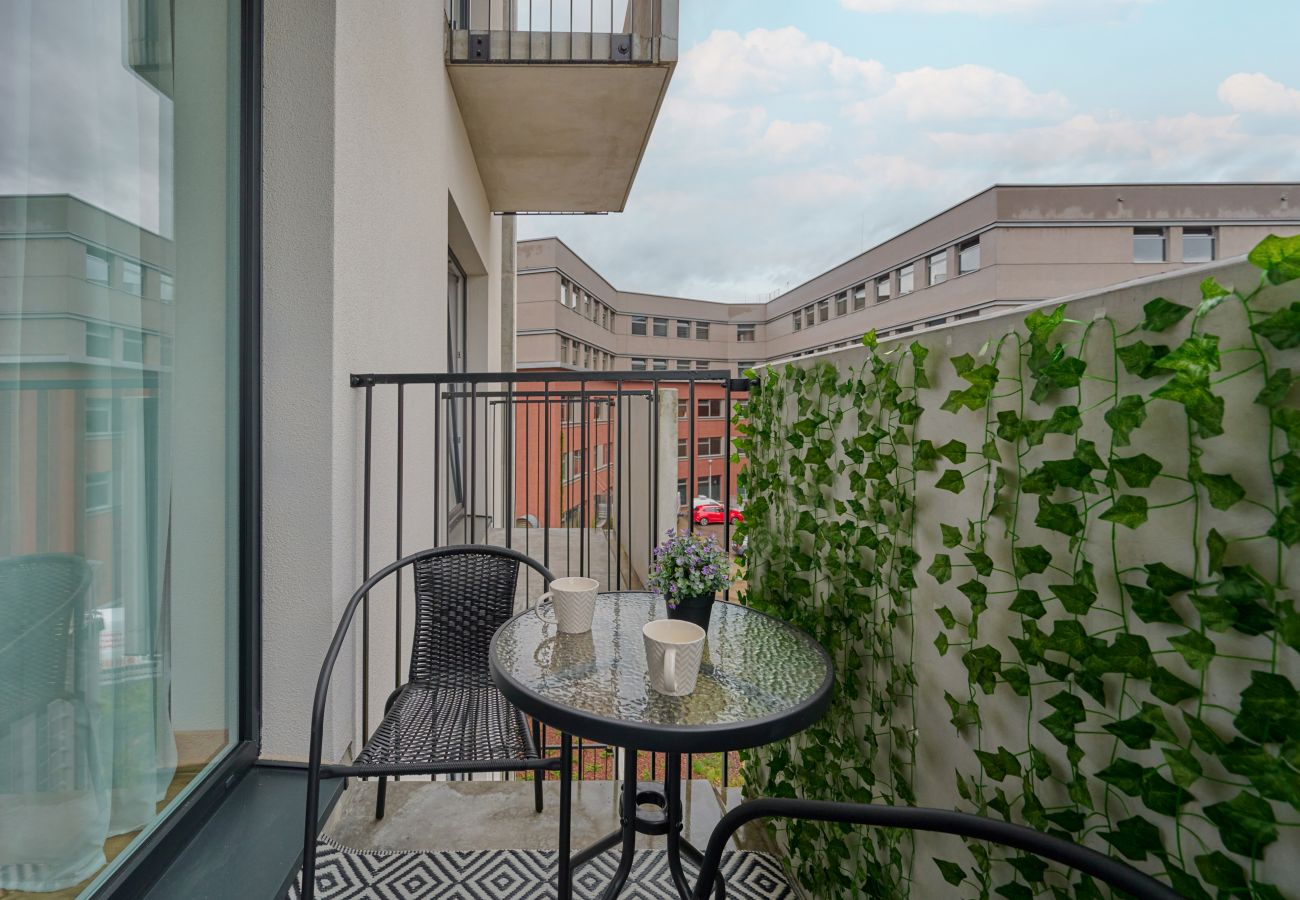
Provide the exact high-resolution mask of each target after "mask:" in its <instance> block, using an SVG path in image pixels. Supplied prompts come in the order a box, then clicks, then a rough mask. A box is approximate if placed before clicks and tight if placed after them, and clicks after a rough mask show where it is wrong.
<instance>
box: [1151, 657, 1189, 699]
mask: <svg viewBox="0 0 1300 900" xmlns="http://www.w3.org/2000/svg"><path fill="white" fill-rule="evenodd" d="M1151 693H1152V694H1153V695H1154V696H1155V697H1157V698H1158V699H1160V700H1163V701H1164V702H1166V703H1169V704H1176V703H1181V702H1182V701H1184V700H1190V699H1191V698H1192V697H1197V696H1200V693H1201V689H1200V688H1198V687H1196V686H1195V685H1192V684H1188V683H1187V682H1186V681H1183V679H1181V678H1179V677H1178V676H1177V675H1175V674H1174V673H1172V672H1170V671H1169V670H1168V669H1162V668H1160V667H1159V666H1156V668H1155V673H1154V674H1153V675H1152V676H1151Z"/></svg>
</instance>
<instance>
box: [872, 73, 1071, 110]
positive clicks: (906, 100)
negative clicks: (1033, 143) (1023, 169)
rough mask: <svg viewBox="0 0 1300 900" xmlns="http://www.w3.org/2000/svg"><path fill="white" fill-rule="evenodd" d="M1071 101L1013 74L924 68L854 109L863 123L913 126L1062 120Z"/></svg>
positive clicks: (903, 76) (896, 78)
mask: <svg viewBox="0 0 1300 900" xmlns="http://www.w3.org/2000/svg"><path fill="white" fill-rule="evenodd" d="M1069 107H1070V104H1069V101H1068V100H1066V99H1065V97H1064V95H1062V94H1061V93H1059V92H1057V91H1047V92H1044V93H1039V92H1036V91H1034V90H1032V89H1030V87H1029V86H1028V85H1026V84H1025V83H1024V82H1023V81H1021V80H1020V79H1019V78H1016V77H1015V76H1014V75H1008V74H1007V73H1005V72H999V71H997V70H996V69H990V68H988V67H987V66H977V65H962V66H954V67H952V68H949V69H935V68H930V67H928V66H927V67H924V68H920V69H913V70H912V71H910V72H900V73H899V74H898V75H896V76H894V79H893V83H892V85H891V86H890V87H889V89H888V90H886V91H885V92H884V93H883V94H881V95H879V96H877V97H872V98H869V99H866V100H860V101H858V102H856V103H854V104H851V105H850V106H849V108H848V114H849V116H850V117H851V118H852V119H853V120H854V121H856V122H859V123H862V124H865V123H867V122H870V121H873V120H875V119H878V118H880V117H881V116H884V115H899V114H901V115H902V116H903V118H905V119H906V120H907V121H909V122H926V121H949V122H952V121H964V120H972V119H985V120H987V119H1043V118H1058V117H1060V116H1062V115H1064V114H1065V113H1066V112H1067V111H1068V110H1069Z"/></svg>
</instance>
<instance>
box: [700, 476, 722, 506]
mask: <svg viewBox="0 0 1300 900" xmlns="http://www.w3.org/2000/svg"><path fill="white" fill-rule="evenodd" d="M695 485H696V488H698V490H697V491H696V496H698V497H708V498H709V499H710V500H717V499H718V498H719V497H721V496H722V476H721V475H704V476H701V477H700V478H697V479H695Z"/></svg>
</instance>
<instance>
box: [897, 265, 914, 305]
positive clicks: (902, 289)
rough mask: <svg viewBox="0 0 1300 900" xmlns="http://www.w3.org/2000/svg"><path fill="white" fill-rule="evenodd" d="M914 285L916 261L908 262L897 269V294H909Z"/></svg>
mask: <svg viewBox="0 0 1300 900" xmlns="http://www.w3.org/2000/svg"><path fill="white" fill-rule="evenodd" d="M915 286H916V263H908V264H907V265H905V266H903V268H901V269H899V270H898V296H900V297H901V296H903V295H904V294H910V293H912V291H913V290H914V289H915Z"/></svg>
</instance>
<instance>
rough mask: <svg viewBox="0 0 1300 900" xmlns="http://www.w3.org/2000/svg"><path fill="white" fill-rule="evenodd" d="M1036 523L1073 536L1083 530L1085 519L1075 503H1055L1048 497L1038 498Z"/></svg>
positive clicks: (1041, 526) (1040, 526) (1050, 529)
mask: <svg viewBox="0 0 1300 900" xmlns="http://www.w3.org/2000/svg"><path fill="white" fill-rule="evenodd" d="M1034 524H1035V525H1037V526H1038V527H1039V528H1046V529H1048V530H1049V531H1056V532H1060V533H1061V534H1064V535H1069V536H1071V537H1073V536H1074V535H1076V534H1078V533H1079V532H1080V531H1082V530H1083V520H1082V519H1080V518H1079V511H1078V510H1077V509H1075V508H1074V506H1073V505H1071V504H1069V503H1053V502H1052V501H1051V500H1048V499H1047V498H1046V497H1039V498H1038V515H1037V516H1036V517H1035V518H1034Z"/></svg>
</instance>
